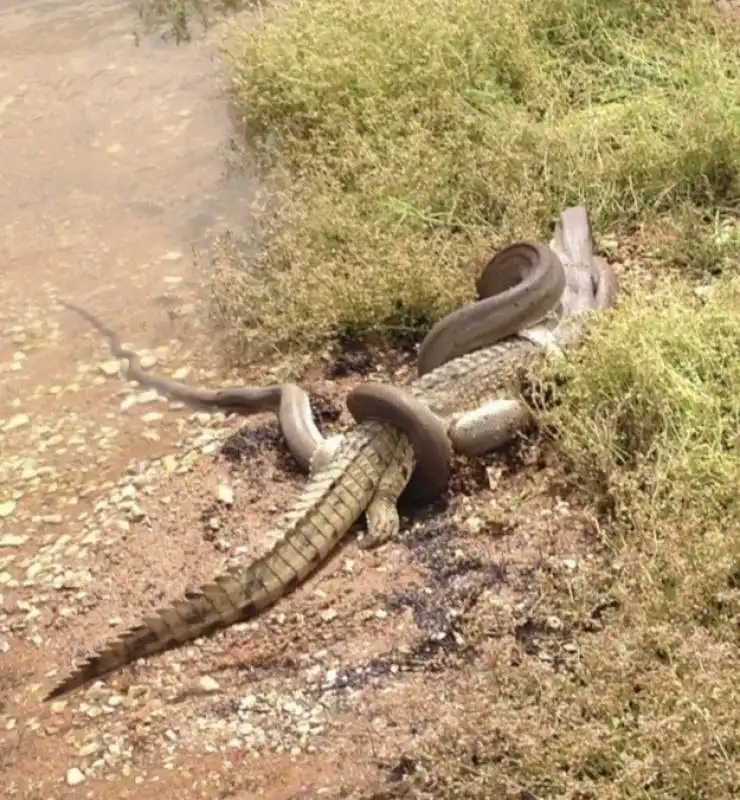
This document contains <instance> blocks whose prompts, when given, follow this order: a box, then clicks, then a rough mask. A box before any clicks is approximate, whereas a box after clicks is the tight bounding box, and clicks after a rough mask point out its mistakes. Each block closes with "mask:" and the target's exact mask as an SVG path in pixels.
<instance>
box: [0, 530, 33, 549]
mask: <svg viewBox="0 0 740 800" xmlns="http://www.w3.org/2000/svg"><path fill="white" fill-rule="evenodd" d="M27 539H28V536H23V535H22V534H19V533H18V534H16V533H9V534H7V535H6V536H3V538H2V539H0V547H20V546H21V545H22V544H23V543H24V542H25V541H26V540H27Z"/></svg>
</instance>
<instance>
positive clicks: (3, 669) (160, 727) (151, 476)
mask: <svg viewBox="0 0 740 800" xmlns="http://www.w3.org/2000/svg"><path fill="white" fill-rule="evenodd" d="M135 24H136V20H135V19H134V18H133V16H132V14H131V11H130V9H129V7H128V6H127V5H126V4H121V3H117V2H109V3H92V2H90V3H84V2H81V0H80V1H77V2H76V1H75V0H60V1H59V2H56V3H51V4H48V3H47V4H44V3H35V2H28V0H23V2H21V1H20V0H11V2H10V3H8V2H6V3H5V4H3V6H2V9H1V10H0V51H1V52H3V55H4V58H3V62H2V65H0V164H2V169H0V197H2V198H3V199H2V201H0V225H1V226H2V231H3V235H2V239H1V242H0V248H1V250H2V265H3V271H4V272H3V303H2V306H0V333H1V334H2V335H1V336H0V376H1V381H0V448H1V450H2V462H1V464H0V771H1V772H2V775H3V784H4V788H5V793H4V796H6V797H23V798H36V797H37V798H56V797H96V798H114V797H116V798H117V797H137V798H138V797H141V798H149V797H158V798H162V797H173V798H174V797H181V796H186V797H208V798H215V797H223V798H225V797H241V798H251V797H255V798H256V797H260V798H270V799H271V800H287V799H288V798H296V799H297V798H313V797H317V798H319V797H328V798H332V797H350V796H352V797H360V796H362V797H377V798H380V797H390V796H391V791H392V790H394V787H397V786H398V785H399V784H401V783H402V779H403V776H404V774H405V773H406V772H408V771H409V770H411V769H413V764H412V763H411V762H410V760H409V758H407V756H406V752H407V748H408V746H409V744H410V743H412V742H415V741H418V740H420V739H421V740H423V739H424V738H425V737H428V736H431V735H437V734H439V735H442V734H441V733H440V732H443V731H444V730H445V729H446V728H447V727H448V726H449V725H450V724H453V723H455V722H459V718H460V715H461V714H464V713H465V712H464V708H465V704H466V703H469V702H471V696H470V692H469V689H467V690H466V689H464V688H463V687H464V686H467V687H469V686H470V685H471V682H473V683H474V682H475V680H476V676H477V675H479V674H484V673H485V672H487V671H490V670H504V669H511V668H515V667H516V665H517V664H519V663H521V660H522V659H523V658H527V657H529V656H528V653H529V652H530V647H529V645H530V644H531V639H532V637H533V636H534V635H535V634H534V633H533V631H532V630H531V626H530V625H529V622H528V620H529V615H530V612H531V610H532V609H533V608H534V607H535V606H536V603H537V588H536V579H535V571H536V569H538V568H540V567H541V566H542V565H543V564H547V565H549V567H550V568H552V569H562V570H573V569H577V568H578V563H579V559H581V558H583V557H587V556H583V555H582V554H583V553H584V552H585V551H586V548H584V543H587V542H588V541H589V539H590V537H591V536H592V533H591V532H589V531H588V530H587V529H586V527H585V526H584V525H583V524H582V523H581V522H580V521H579V520H577V519H575V518H574V515H573V514H572V512H571V510H570V509H569V508H568V506H567V504H566V503H564V502H563V501H562V500H560V499H558V498H557V497H555V496H553V495H551V494H549V493H548V492H546V491H545V490H544V489H543V486H544V485H545V484H546V482H547V481H546V478H547V465H544V464H541V463H537V462H536V461H535V460H534V459H533V457H532V456H531V454H530V453H529V451H528V449H527V448H526V447H518V448H514V449H512V450H511V451H509V452H506V453H499V454H496V455H494V456H491V457H490V458H488V459H485V460H480V461H476V462H474V463H463V462H460V463H459V464H458V465H457V467H458V468H457V470H456V473H455V478H454V481H453V484H452V486H451V487H450V490H449V492H448V493H447V495H446V496H445V497H444V498H441V499H440V501H439V502H438V503H436V504H435V505H434V506H432V507H429V508H423V509H405V514H404V518H403V523H404V524H403V527H404V530H403V533H402V535H401V536H400V537H399V539H398V541H395V542H392V543H390V544H388V545H387V546H385V547H383V548H382V549H380V550H377V551H374V552H365V551H362V550H360V549H358V548H357V546H356V544H355V543H354V542H353V541H352V538H351V537H350V540H349V541H348V543H347V544H346V546H345V547H343V548H342V549H341V551H340V552H339V553H338V554H337V555H336V557H335V558H333V559H332V560H331V561H330V563H328V564H327V565H326V567H325V568H324V569H322V570H321V571H320V573H319V574H318V575H317V576H315V577H314V578H313V579H312V580H310V581H309V582H308V583H307V584H306V585H305V586H303V587H301V588H300V589H299V590H298V591H297V592H296V593H295V594H294V595H293V596H292V597H290V598H288V599H286V600H285V601H284V602H281V603H280V604H278V606H277V607H276V608H275V609H273V610H272V611H271V612H269V613H267V614H266V615H264V616H263V617H262V618H261V619H260V620H258V621H256V622H254V623H250V624H247V625H242V626H236V627H234V628H232V629H230V630H228V631H226V632H224V633H222V634H219V635H217V636H215V637H213V638H212V639H209V640H206V641H202V642H198V643H197V644H194V645H193V646H189V647H184V648H182V649H180V650H177V651H175V652H172V653H168V654H166V655H163V656H160V657H157V658H154V659H151V660H149V661H147V662H142V663H139V664H137V665H136V666H134V667H131V668H128V669H126V670H123V671H121V672H120V673H116V674H114V675H112V676H110V677H109V678H108V679H106V680H105V681H103V682H101V683H99V684H96V685H93V686H92V687H88V688H87V689H85V690H83V691H80V692H77V693H75V694H73V695H71V696H69V697H67V698H64V699H63V700H61V701H58V702H53V703H50V704H44V703H42V698H43V696H44V695H45V694H46V692H48V691H49V689H50V688H51V687H52V686H53V685H54V683H55V682H56V681H57V680H58V679H60V678H61V677H62V676H63V675H65V674H66V673H67V672H68V671H69V670H70V669H71V668H72V665H73V662H74V660H75V659H76V658H79V657H81V656H84V655H85V654H86V653H89V652H91V651H92V650H94V649H95V648H96V647H97V646H99V645H101V644H103V643H104V642H105V641H106V640H108V639H109V638H111V637H113V636H114V635H115V633H116V632H117V631H120V630H121V629H123V628H124V627H126V626H127V625H130V624H133V623H135V622H136V621H137V620H138V619H139V618H140V617H141V616H142V615H143V614H146V613H147V612H149V611H150V610H151V609H152V608H155V607H157V606H160V605H162V604H164V603H165V602H167V601H169V600H172V599H175V598H176V597H177V596H178V595H179V594H180V593H181V592H182V591H183V590H184V589H185V588H186V587H188V586H190V585H193V584H197V583H199V582H202V581H205V580H208V579H209V578H210V577H212V576H213V575H214V574H216V573H217V572H218V571H219V570H220V569H221V568H222V567H223V566H224V564H225V563H226V561H227V560H228V559H233V558H240V559H248V558H252V557H254V556H255V555H258V554H259V553H260V552H262V551H263V550H264V549H265V548H266V547H268V546H269V545H270V544H271V542H270V541H269V539H268V538H266V537H264V536H263V535H262V532H263V531H265V530H266V529H267V528H268V527H269V523H270V521H271V520H272V519H273V517H274V516H275V515H276V514H277V512H278V511H280V510H281V509H282V508H284V507H285V505H286V504H287V503H289V502H290V500H291V498H292V497H293V496H295V494H296V492H297V490H298V488H299V487H300V485H301V484H302V482H303V480H304V477H303V476H302V475H301V474H300V472H299V471H298V469H297V467H296V465H295V463H294V462H293V461H292V459H291V457H290V456H289V455H288V454H287V452H286V450H285V447H284V444H283V442H282V440H281V438H280V436H279V434H278V431H277V427H276V425H275V423H274V421H273V420H271V419H269V418H264V417H263V418H261V419H255V420H252V421H249V422H248V424H245V422H244V421H243V420H224V419H223V418H221V417H219V416H214V415H207V414H192V413H191V412H189V411H188V410H186V409H182V408H178V407H176V406H174V405H172V404H168V403H166V402H163V401H162V400H161V399H159V398H157V397H156V396H154V395H153V394H152V393H151V392H146V391H143V390H142V389H140V388H139V387H136V386H134V385H130V384H127V383H126V382H125V381H124V380H122V379H121V377H120V376H119V375H118V374H117V372H116V368H115V363H111V360H110V355H109V354H108V351H107V349H106V346H105V344H104V342H103V341H102V340H101V339H100V337H99V336H98V335H97V334H96V333H95V332H94V331H93V330H91V329H90V328H89V326H87V325H86V324H85V323H84V322H83V321H81V320H80V319H78V318H76V317H75V316H74V315H72V314H71V313H70V312H68V311H65V310H64V309H62V308H61V307H60V306H58V305H57V304H56V302H55V301H56V298H58V297H69V298H71V299H73V300H75V301H77V302H79V303H81V304H83V305H86V306H87V307H89V308H90V309H91V310H93V311H94V312H95V313H97V314H98V315H100V316H101V317H103V318H104V319H105V321H106V322H107V323H108V324H110V325H112V326H113V327H117V328H118V329H119V330H121V332H122V333H123V336H124V339H125V340H126V341H127V342H130V343H131V344H133V345H135V346H136V347H137V348H139V349H140V350H141V352H142V353H143V354H144V355H145V356H146V357H147V363H148V364H151V365H152V366H153V368H154V369H156V370H158V371H160V372H161V373H163V374H169V375H175V376H177V377H179V378H185V379H187V380H188V381H190V382H193V383H200V384H205V385H218V384H219V383H221V382H228V381H234V380H236V379H237V377H236V376H233V375H231V376H229V375H226V374H225V373H224V371H223V370H222V369H221V365H220V362H219V359H218V355H217V354H216V353H214V352H213V351H212V349H210V348H209V346H208V344H207V342H206V341H205V340H204V334H203V330H202V325H201V323H200V320H201V314H200V309H201V306H200V296H199V294H198V286H199V285H200V275H199V273H198V271H197V269H196V267H195V266H194V260H193V258H192V253H191V250H192V249H193V248H195V250H196V251H197V252H200V251H201V250H205V249H206V248H207V246H208V243H209V241H210V239H211V237H212V236H213V235H214V234H215V233H217V232H218V231H219V230H222V229H224V228H226V227H229V226H231V227H237V228H238V227H239V226H242V227H243V225H244V224H245V221H248V215H249V204H250V202H251V201H252V199H253V197H254V193H255V191H256V187H255V185H254V183H253V182H251V181H250V179H249V178H248V177H245V176H244V175H234V174H233V173H231V172H229V171H228V170H227V169H226V167H225V161H224V158H223V153H224V151H225V149H226V148H227V146H228V141H229V137H230V135H231V130H230V127H229V121H228V114H227V111H226V108H225V106H224V104H223V102H222V100H221V99H220V96H219V72H218V65H217V63H215V62H214V59H213V56H214V52H215V50H214V48H213V44H212V41H211V40H210V39H207V40H206V41H204V42H199V43H195V44H191V45H188V46H186V47H181V48H175V47H174V46H173V45H171V44H167V43H165V42H163V41H161V39H159V38H158V37H156V36H154V37H149V38H147V37H144V38H141V39H140V40H137V39H136V38H135V37H134V36H133V35H132V31H133V30H134V28H135ZM359 362H360V366H361V367H363V370H364V371H365V372H366V371H367V370H368V369H369V370H370V371H371V372H372V373H373V374H374V375H375V377H377V378H379V379H382V380H390V379H393V380H402V379H404V377H405V376H406V375H407V374H408V370H409V369H410V368H411V365H410V364H409V363H405V362H403V361H401V362H398V363H395V364H394V365H393V370H392V372H393V374H392V375H390V374H389V372H388V367H387V364H386V365H385V366H384V365H383V364H380V363H378V362H376V361H375V360H374V359H373V358H372V357H367V358H365V359H362V358H361V359H359ZM347 363H348V365H349V368H348V369H347V370H346V371H347V373H348V374H347V375H346V376H345V377H342V378H338V379H337V378H333V379H331V380H330V379H328V378H327V377H326V375H327V374H332V375H334V374H336V373H337V371H338V370H336V369H332V370H330V371H329V372H327V371H326V370H325V369H324V368H323V367H324V366H325V365H319V366H317V367H316V369H315V370H313V371H312V372H311V374H309V375H308V376H307V380H306V386H307V387H308V388H309V389H310V390H311V391H312V393H313V394H314V396H315V398H316V401H317V405H316V408H317V410H318V411H319V412H320V416H321V420H322V423H323V425H324V426H325V428H326V429H327V430H330V429H338V428H341V427H342V426H343V425H345V424H346V423H347V418H346V414H344V413H340V412H341V409H342V397H343V395H344V392H345V391H346V389H347V387H348V386H349V385H350V384H351V382H352V380H353V379H355V378H354V374H353V373H354V370H355V367H356V366H357V360H356V359H355V360H352V359H350V360H349V361H348V362H347ZM341 371H342V370H339V372H341ZM249 377H250V376H247V378H249ZM244 379H245V378H244V376H242V380H244ZM533 452H534V451H533ZM225 490H226V491H227V493H228V491H229V490H230V492H231V494H233V502H231V503H229V502H224V499H223V498H224V497H226V494H225ZM480 620H486V621H487V622H486V623H485V624H484V625H481V624H480V622H479V621H480ZM476 621H478V622H476ZM564 654H565V655H564V657H566V658H567V648H566V650H565V651H564ZM472 700H473V701H474V698H472Z"/></svg>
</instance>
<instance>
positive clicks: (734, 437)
mask: <svg viewBox="0 0 740 800" xmlns="http://www.w3.org/2000/svg"><path fill="white" fill-rule="evenodd" d="M227 62H228V67H229V70H230V74H231V78H232V84H231V93H232V100H233V103H234V107H235V109H236V112H237V114H238V116H239V117H240V119H241V121H242V123H243V125H244V130H245V133H246V137H247V139H248V141H249V144H250V145H251V147H252V148H254V150H255V152H256V153H257V154H258V156H259V157H261V158H262V159H263V161H264V164H265V166H266V168H269V169H271V170H274V172H275V174H276V176H277V177H278V179H279V181H280V182H281V185H282V186H283V190H282V191H281V192H280V194H279V196H278V198H277V199H278V203H277V207H276V208H274V209H271V210H270V213H268V212H267V211H265V212H264V214H263V216H262V220H261V222H262V230H261V240H260V242H259V245H260V250H259V255H257V256H250V257H249V258H246V257H244V256H242V255H241V253H243V252H244V249H243V248H239V247H236V246H234V247H229V246H226V247H225V248H224V251H223V253H222V255H221V257H220V259H219V260H218V262H217V265H216V268H215V270H214V272H213V275H212V283H211V290H212V299H213V309H214V314H215V316H216V318H217V319H218V320H219V321H220V322H221V323H223V324H225V326H226V329H227V331H228V332H229V336H230V342H231V345H232V347H233V352H234V354H235V356H236V357H252V356H254V355H255V354H260V353H264V352H273V351H274V350H275V349H277V350H278V351H281V352H287V351H292V352H295V351H309V352H310V351H311V350H313V349H315V348H319V347H323V346H325V344H326V343H327V341H332V340H341V339H342V338H345V337H351V338H355V339H357V338H360V339H362V338H365V337H366V338H370V337H372V338H376V339H377V338H381V339H383V338H386V339H387V340H389V341H392V340H393V339H394V337H396V336H399V335H401V336H403V337H411V338H414V337H420V336H421V335H423V333H424V332H425V331H426V330H427V329H428V326H429V325H430V324H431V323H432V322H433V321H434V320H435V319H437V318H438V317H439V316H440V315H442V314H444V313H445V312H447V311H449V310H451V309H453V308H455V307H457V306H458V305H460V304H461V303H462V302H465V301H467V300H469V299H470V296H471V292H472V286H473V279H474V276H475V274H476V272H477V269H478V267H479V265H480V262H481V260H483V259H486V258H487V257H488V256H489V255H490V253H491V251H492V250H493V249H494V248H495V247H497V246H500V245H503V244H505V243H507V242H509V241H511V240H512V239H513V238H520V237H525V236H526V237H535V238H538V239H543V238H549V235H550V232H551V229H552V225H553V222H554V219H555V217H556V215H557V213H558V212H559V211H560V210H561V209H562V208H563V207H564V206H566V205H569V204H572V203H576V202H584V203H585V204H586V205H587V206H588V207H589V209H590V211H591V214H592V217H593V221H594V223H595V228H596V230H597V232H598V233H599V234H600V235H601V243H602V245H603V246H604V247H605V248H606V247H607V246H608V252H609V255H610V257H612V258H613V259H614V260H616V261H617V262H621V263H622V266H623V268H624V269H623V284H624V286H625V288H626V292H625V293H624V296H623V298H622V300H621V302H620V307H619V308H618V310H617V311H616V312H615V313H612V314H609V315H606V316H605V317H604V318H603V319H602V320H598V321H596V323H595V324H594V325H593V327H592V329H591V331H590V335H589V338H588V340H587V342H586V344H585V346H584V347H583V348H582V349H581V350H580V352H579V354H578V356H577V357H576V358H575V359H574V360H573V361H572V362H570V363H569V364H568V365H567V366H566V367H565V368H563V367H562V366H560V365H559V367H558V369H559V370H560V373H562V371H563V369H565V372H566V377H567V378H568V380H567V381H566V382H565V383H564V384H562V385H560V384H559V386H558V390H557V398H558V404H557V405H555V406H554V407H551V408H549V409H547V410H545V411H544V413H543V421H544V423H545V425H546V426H550V427H551V428H552V430H553V431H555V432H556V436H555V437H554V439H553V442H552V444H551V448H552V449H553V451H554V454H555V457H556V462H557V463H558V464H559V465H560V472H559V479H560V480H561V482H562V484H563V487H564V488H565V489H567V491H568V492H569V493H570V494H569V495H568V496H569V497H570V498H572V499H573V502H575V503H577V504H579V505H580V506H581V507H582V508H583V510H584V513H585V514H586V515H587V516H589V517H590V518H591V519H592V520H593V526H594V530H595V531H596V532H597V537H596V538H597V540H598V541H597V542H595V544H594V548H593V552H589V553H588V554H586V555H585V556H584V558H583V559H582V562H581V565H580V566H579V568H578V570H576V571H573V572H568V573H567V574H564V573H563V572H562V571H560V572H558V571H553V570H550V569H548V568H547V565H541V566H540V567H539V568H538V572H537V586H538V590H539V592H540V593H541V594H540V598H539V602H538V606H537V607H538V610H537V614H536V618H535V619H534V620H533V623H532V624H533V625H534V626H535V628H536V630H537V635H538V638H539V641H540V646H541V650H547V651H549V652H551V653H555V654H556V657H555V658H551V659H549V660H544V659H541V658H539V657H537V656H534V655H532V654H530V653H526V654H524V655H523V656H521V661H520V662H519V663H518V665H517V666H514V667H511V666H509V665H506V666H505V667H503V668H502V669H500V670H499V669H497V670H491V671H490V672H488V673H486V674H481V672H480V671H479V670H473V671H469V672H461V674H460V682H461V685H463V686H464V687H465V688H466V689H467V690H468V691H467V692H465V693H463V694H464V696H465V697H469V698H470V704H469V707H461V708H460V711H459V715H458V717H457V719H456V721H455V723H454V725H453V727H452V729H450V730H447V729H445V730H442V729H440V731H436V732H435V731H424V732H421V733H419V734H418V735H417V736H415V737H414V741H413V742H411V743H410V744H409V747H408V751H407V752H405V753H404V758H405V759H407V760H408V762H409V763H413V764H414V765H416V767H417V769H416V771H415V772H414V774H412V775H409V776H407V777H406V779H404V781H403V782H401V783H399V785H397V786H393V787H390V788H387V790H386V789H384V790H383V792H384V793H382V794H380V795H375V796H376V797H381V796H382V797H388V798H390V797H397V796H398V797H400V796H428V797H451V798H452V797H456V798H462V797H466V798H468V797H469V798H481V799H482V798H489V797H491V796H502V797H512V798H519V800H525V799H526V800H535V799H536V800H540V798H556V797H557V798H559V797H568V798H573V799H574V800H575V798H579V800H586V798H588V799H589V800H590V799H591V798H594V800H595V799H596V798H599V800H602V798H615V799H616V798H640V799H641V800H658V798H661V799H662V798H678V799H680V800H696V799H698V798H706V799H707V800H709V799H710V798H712V799H714V798H725V797H728V798H729V797H732V796H738V794H740V769H739V768H738V763H740V735H739V734H738V728H737V720H738V719H740V695H738V692H737V676H738V666H737V663H738V662H737V656H738V643H739V641H740V525H739V524H738V523H737V521H736V520H737V516H738V511H740V508H739V507H738V504H739V503H740V485H739V484H740V450H739V449H738V447H740V439H738V436H739V435H740V434H739V433H738V432H739V431H740V400H739V399H738V398H740V283H738V279H737V277H736V274H737V266H738V264H740V226H739V225H738V221H737V209H738V203H739V201H740V35H739V34H738V28H737V25H736V22H734V21H729V20H728V19H726V18H725V17H723V16H721V15H719V14H717V13H715V12H714V11H713V9H712V8H711V7H710V6H709V4H707V3H704V2H702V3H699V2H692V1H691V0H683V1H679V0H675V1H674V2H668V0H662V1H661V0H643V1H642V2H641V1H639V0H612V1H611V2H609V3H597V2H586V0H570V1H568V0H500V2H497V3H488V2H482V0H454V1H453V0H407V1H406V2H404V3H395V2H393V3H391V2H388V1H387V0H293V2H290V3H287V4H285V5H284V6H282V5H276V4H271V6H270V8H269V9H268V10H267V11H266V12H265V13H264V15H263V16H254V15H251V16H249V17H247V18H245V20H244V21H237V22H236V23H235V24H234V26H233V28H232V35H231V38H230V40H229V43H228V46H227ZM720 274H721V277H719V278H717V279H716V281H715V282H714V283H713V284H712V287H711V291H710V292H709V294H708V295H707V296H703V297H699V296H698V295H697V294H696V293H695V291H694V286H695V285H696V284H697V283H701V282H706V281H707V279H709V278H710V277H711V276H718V275H720ZM630 294H631V296H630ZM561 376H562V375H561ZM555 379H556V376H555V375H548V374H544V375H542V376H540V380H541V381H542V384H543V388H545V389H546V388H548V387H550V386H551V385H552V382H553V381H554V380H555ZM486 613H487V612H486V610H485V609H482V610H480V613H478V610H476V615H477V616H476V619H475V621H474V623H471V626H470V629H469V630H467V631H466V634H467V636H468V639H469V641H470V642H472V643H473V644H475V643H476V637H479V640H478V641H484V639H485V636H486V633H485V632H486V630H490V629H493V630H495V629H496V625H495V624H494V622H493V621H491V620H488V619H487V618H486V616H485V615H486ZM493 613H495V609H494V612H493ZM553 619H555V620H557V621H558V625H557V626H555V625H554V624H552V622H551V621H552V620H553ZM566 633H567V640H568V644H569V645H573V646H575V648H576V651H575V652H576V653H577V655H573V652H574V651H572V650H571V651H568V653H569V654H570V655H569V654H568V653H565V654H564V650H563V648H564V641H565V634H566ZM492 792H493V793H492ZM406 793H407V794H406Z"/></svg>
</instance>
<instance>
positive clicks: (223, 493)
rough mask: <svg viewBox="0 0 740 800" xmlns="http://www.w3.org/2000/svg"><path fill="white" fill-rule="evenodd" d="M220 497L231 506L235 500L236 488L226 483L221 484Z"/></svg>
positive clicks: (219, 488) (225, 503)
mask: <svg viewBox="0 0 740 800" xmlns="http://www.w3.org/2000/svg"><path fill="white" fill-rule="evenodd" d="M217 494H218V499H219V500H220V501H221V502H222V503H223V504H224V505H227V506H230V505H232V504H233V502H234V490H233V489H232V488H231V487H230V486H226V485H225V484H221V485H220V486H219V487H218V492H217Z"/></svg>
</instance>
